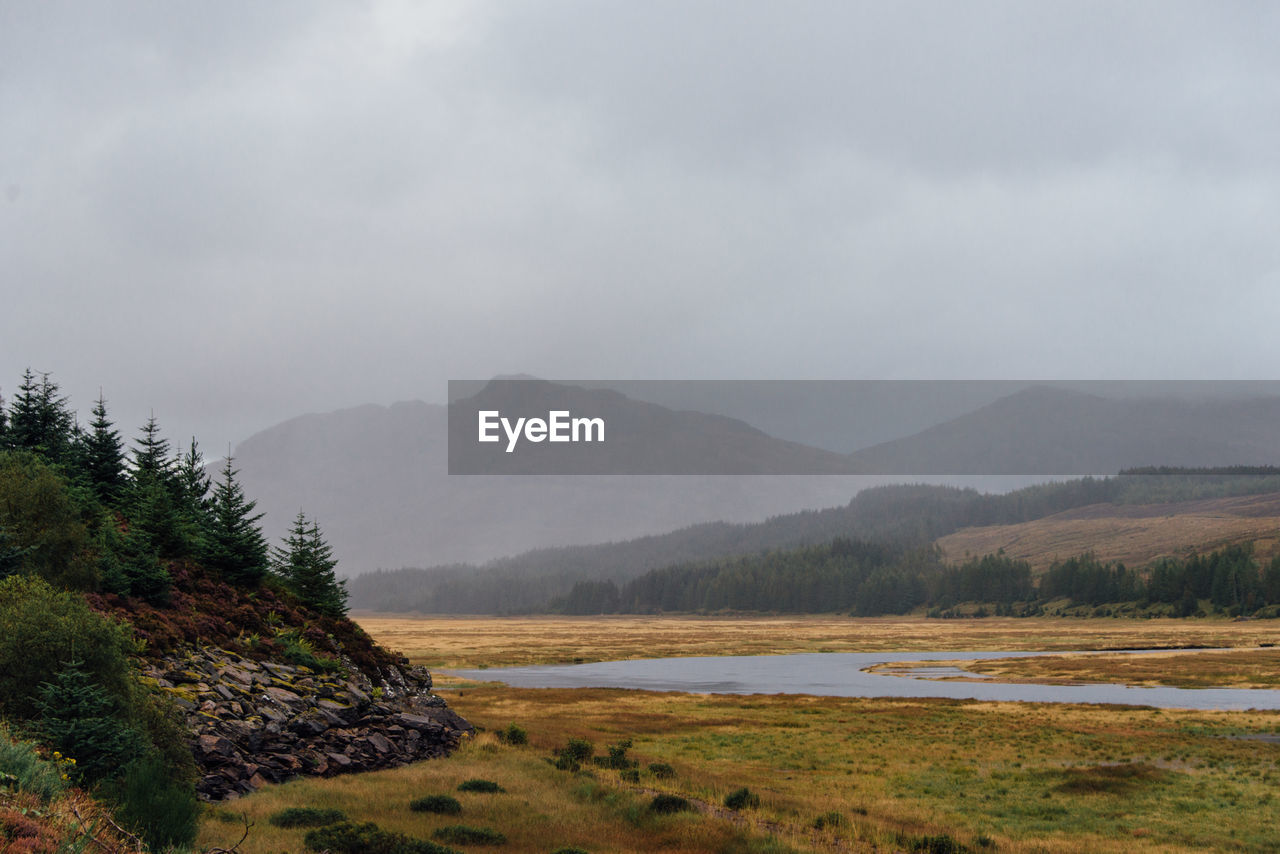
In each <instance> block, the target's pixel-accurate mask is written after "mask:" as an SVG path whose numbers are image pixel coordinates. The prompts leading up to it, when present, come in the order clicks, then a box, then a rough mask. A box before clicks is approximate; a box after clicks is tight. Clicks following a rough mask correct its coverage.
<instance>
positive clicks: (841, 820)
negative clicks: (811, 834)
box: [813, 812, 849, 830]
mask: <svg viewBox="0 0 1280 854" xmlns="http://www.w3.org/2000/svg"><path fill="white" fill-rule="evenodd" d="M848 823H849V819H847V818H845V817H844V813H838V812H826V813H823V814H822V815H820V816H818V817H817V818H815V819H814V820H813V826H814V827H816V828H817V829H818V830H822V829H823V828H825V827H844V826H845V825H847V824H848Z"/></svg>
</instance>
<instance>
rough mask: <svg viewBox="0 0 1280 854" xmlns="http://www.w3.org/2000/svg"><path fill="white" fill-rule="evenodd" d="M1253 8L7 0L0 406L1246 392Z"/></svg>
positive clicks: (201, 423) (271, 413) (243, 416)
mask: <svg viewBox="0 0 1280 854" xmlns="http://www.w3.org/2000/svg"><path fill="white" fill-rule="evenodd" d="M1277 15H1280V12H1277V11H1276V10H1274V9H1273V8H1272V7H1270V6H1268V5H1266V4H1254V3H1238V4H1206V3H1168V2H1159V3H1154V2H1152V3H1127V4H1115V3H1083V4H1081V3H1034V4H1027V3H1013V2H1005V3H968V4H941V3H911V2H908V3H892V4H884V3H833V4H819V3H809V4H790V5H787V6H786V7H783V6H780V5H778V4H776V3H674V2H672V3H644V4H636V3H621V2H619V3H596V2H551V3H533V4H512V3H502V2H494V3H480V2H477V3H461V2H460V3H441V4H415V3H396V2H371V3H367V4H363V5H356V4H338V3H334V4H326V3H291V4H289V3H271V4H251V3H245V4H216V5H207V6H197V7H193V6H184V5H174V4H164V3H154V4H152V3H128V4H117V5H114V6H113V7H111V8H109V9H108V8H107V7H98V6H93V5H89V6H85V5H83V4H62V5H60V4H27V5H19V4H11V5H7V6H5V7H3V9H2V10H0V16H3V17H0V109H2V110H3V113H4V115H5V117H6V121H5V123H4V126H3V130H0V188H3V189H4V193H3V195H0V234H4V235H6V237H7V238H8V239H7V241H6V244H5V245H4V246H3V248H2V249H0V252H2V253H3V257H2V261H3V270H4V280H5V287H4V303H5V312H4V315H3V317H2V318H0V364H3V365H6V366H8V367H7V369H6V371H5V373H4V375H0V392H3V393H10V392H11V390H12V385H13V384H15V383H16V381H17V378H18V376H19V375H20V373H21V370H22V368H23V367H25V366H26V365H27V364H31V365H32V366H33V367H36V368H38V369H42V370H52V371H54V373H55V376H56V377H58V378H60V379H62V380H63V382H64V386H65V387H66V388H67V390H68V391H70V392H71V393H72V394H73V396H74V398H75V401H76V403H77V404H78V405H79V406H80V408H81V410H82V411H86V410H87V409H88V406H89V401H90V400H91V398H92V397H93V396H95V395H96V392H97V387H98V385H99V384H102V385H104V386H105V387H106V388H105V391H106V393H107V396H108V398H110V399H111V400H112V401H113V406H115V407H118V409H117V411H118V413H119V420H120V421H121V422H122V425H123V426H126V427H128V428H130V429H131V428H132V426H133V425H135V424H138V423H141V420H142V419H144V418H145V417H146V414H147V411H148V410H149V409H150V408H151V407H155V408H156V409H157V416H158V417H159V418H160V420H161V423H162V425H165V426H166V427H168V428H169V429H171V430H172V432H173V433H174V434H175V436H176V437H182V436H185V435H189V434H190V433H193V432H194V433H197V434H198V435H200V436H201V437H202V438H205V439H206V441H207V442H208V444H209V445H211V446H213V447H212V449H213V450H219V451H220V450H221V449H222V448H223V447H225V445H226V443H227V442H230V441H235V440H238V439H240V438H243V437H244V436H246V435H248V434H249V433H251V432H253V431H254V430H256V429H259V428H261V427H263V426H266V425H268V424H270V423H272V422H274V421H278V420H280V419H283V418H286V417H288V416H291V415H294V414H297V413H299V412H303V411H315V410H329V409H334V408H338V407H341V406H350V405H356V404H360V403H364V402H371V401H372V402H379V403H386V402H390V401H393V400H397V399H403V398H418V397H420V398H426V399H431V400H439V399H441V398H442V396H443V394H444V381H445V379H447V378H448V377H450V376H454V377H460V376H468V377H477V376H487V375H490V374H494V373H504V372H506V373H509V372H520V371H523V372H530V373H536V374H539V375H542V376H548V377H555V376H576V377H583V376H592V375H594V376H601V377H608V376H613V377H636V378H642V377H673V378H694V377H750V378H770V377H773V378H781V377H793V378H806V377H849V378H855V377H887V378H901V377H913V376H914V377H944V376H950V377H1010V376H1020V377H1036V376H1042V377H1070V376H1105V377H1124V376H1221V377H1231V376H1259V375H1260V373H1261V372H1263V371H1265V366H1267V365H1272V364H1275V359H1276V356H1277V355H1280V353H1278V352H1277V349H1278V347H1277V345H1276V344H1275V343H1273V342H1274V340H1275V336H1274V335H1273V334H1271V329H1272V327H1273V326H1274V323H1275V320H1276V314H1277V311H1276V308H1277V306H1276V297H1275V296H1274V294H1275V293H1277V289H1276V284H1277V278H1276V277H1277V275H1278V272H1277V271H1280V257H1278V256H1280V248H1278V247H1277V245H1276V242H1275V240H1274V235H1273V231H1274V228H1273V226H1272V223H1274V222H1275V221H1276V220H1277V218H1278V215H1280V210H1278V207H1280V202H1278V201H1277V200H1278V199H1280V177H1278V175H1277V169H1276V157H1277V155H1276V154H1275V152H1276V151H1280V139H1278V138H1277V136H1278V132H1280V119H1277V116H1280V109H1277V107H1280V104H1277V103H1276V101H1277V98H1278V97H1280V96H1278V95H1277V93H1280V86H1278V85H1276V84H1277V80H1276V77H1277V73H1278V70H1280V61H1277V60H1276V59H1275V57H1274V55H1273V54H1274V51H1273V50H1272V46H1271V45H1270V38H1269V36H1270V34H1272V33H1274V32H1275V31H1276V26H1275V25H1276V23H1277V21H1276V18H1277ZM1189 342H1190V343H1189Z"/></svg>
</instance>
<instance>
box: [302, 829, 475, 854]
mask: <svg viewBox="0 0 1280 854" xmlns="http://www.w3.org/2000/svg"><path fill="white" fill-rule="evenodd" d="M302 844H303V845H305V846H307V847H308V848H310V849H311V850H312V851H328V852H330V854H458V852H456V851H455V850H454V849H452V848H446V847H444V846H443V845H436V844H435V843H434V842H428V841H426V840H425V839H414V838H412V837H409V836H405V835H404V834H403V833H392V832H391V831H387V830H383V829H382V828H380V827H378V825H376V824H374V823H373V822H371V821H369V822H365V823H363V824H356V823H354V822H350V821H344V822H339V823H338V824H330V825H328V826H326V827H320V828H316V829H315V830H311V831H308V832H307V835H306V836H304V837H303V839H302Z"/></svg>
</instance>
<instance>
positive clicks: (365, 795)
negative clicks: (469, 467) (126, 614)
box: [200, 617, 1280, 854]
mask: <svg viewBox="0 0 1280 854" xmlns="http://www.w3.org/2000/svg"><path fill="white" fill-rule="evenodd" d="M361 622H362V624H363V625H364V626H365V628H366V629H367V630H369V631H370V632H371V633H372V634H373V635H374V636H375V637H377V638H378V639H379V640H381V641H383V642H387V643H389V644H390V645H392V646H394V647H399V648H401V649H403V650H406V651H407V652H409V654H410V656H411V658H413V659H414V660H415V661H416V662H418V663H447V664H448V665H449V666H454V667H461V666H475V665H481V664H490V665H496V664H501V663H542V662H556V661H572V660H574V659H576V658H582V659H587V660H596V659H602V658H625V657H638V656H655V655H679V654H716V653H726V652H732V653H760V652H800V651H806V652H808V651H828V650H829V651H839V650H876V649H888V648H897V649H929V648H933V649H1018V648H1023V649H1078V648H1099V647H1113V648H1124V647H1137V646H1173V645H1184V644H1188V643H1201V644H1206V645H1213V646H1251V647H1256V646H1257V645H1258V644H1259V643H1271V642H1275V640H1276V635H1277V634H1278V633H1280V626H1278V625H1277V624H1276V623H1275V621H1271V622H1265V621H1253V622H1241V623H1233V622H1228V621H1224V620H1193V621H1173V620H1142V621H1127V620H1118V619H1105V620H1067V619H1032V620H1013V619H986V620H957V621H936V620H923V619H875V620H851V619H835V618H805V619H784V618H779V619H768V618H760V619H752V620H728V619H725V620H718V619H683V618H679V619H672V618H662V619H657V618H607V619H581V620H578V619H541V618H537V619H470V620H469V619H427V620H409V619H407V618H400V619H395V618H385V617H379V618H374V619H362V620H361ZM1227 661H1228V660H1227V659H1225V658H1224V659H1219V660H1218V663H1217V664H1215V665H1214V667H1216V668H1217V671H1221V672H1225V671H1227V670H1230V669H1231V668H1232V667H1234V665H1230V664H1228V663H1227ZM1212 671H1213V668H1211V667H1210V666H1209V665H1207V664H1206V665H1204V672H1206V673H1208V672H1212ZM436 675H437V685H438V690H439V692H440V693H441V694H442V696H444V697H445V698H446V699H447V700H448V702H449V705H450V706H451V707H452V708H454V709H455V710H457V711H458V712H459V713H460V714H462V715H463V716H464V717H466V718H467V719H468V720H470V721H472V722H473V723H474V724H476V725H477V726H478V727H480V728H481V729H482V733H481V735H480V736H479V737H478V738H477V739H476V740H475V742H474V743H470V744H468V745H467V746H465V747H464V748H463V749H462V750H460V751H459V752H458V753H457V754H455V755H454V756H453V757H450V758H448V759H444V760H436V761H431V762H426V763H420V764H417V765H413V766H409V767H406V768H401V769H395V770H391V771H385V772H378V773H375V774H365V775H359V776H352V777H338V778H333V779H328V780H303V781H296V782H293V783H289V784H286V785H283V786H273V787H268V788H266V789H264V790H263V791H261V792H259V793H256V794H254V795H252V796H250V797H248V798H245V799H243V800H241V801H239V802H235V803H233V804H228V805H224V806H220V807H217V808H215V809H214V810H213V811H212V813H211V815H210V817H209V819H208V820H207V821H205V822H204V824H203V825H202V828H201V836H200V844H201V845H226V844H229V843H231V842H234V841H235V840H236V839H238V838H239V834H240V828H239V825H237V824H235V823H234V822H235V819H234V816H235V814H236V813H237V811H240V810H243V811H244V812H245V813H246V814H247V815H249V817H250V818H251V819H252V820H253V821H255V823H256V824H255V827H254V829H253V832H252V834H251V836H250V840H249V842H248V843H246V845H245V846H244V850H245V851H246V854H260V853H261V852H271V851H297V850H301V838H302V831H296V830H290V831H283V830H279V829H275V828H271V827H270V826H269V825H267V823H266V819H267V817H268V816H269V815H271V814H272V813H273V812H275V811H278V810H280V809H283V808H284V807H286V806H303V805H305V806H319V807H336V808H338V809H342V810H344V811H346V812H347V813H348V814H349V815H350V816H351V817H352V818H355V819H358V820H361V821H375V822H377V823H378V824H380V825H382V826H383V827H386V828H387V829H391V830H399V831H401V832H405V833H409V834H411V835H414V836H418V837H422V838H429V835H430V831H431V829H433V828H434V827H436V826H439V825H442V824H454V823H466V824H472V825H478V826H485V827H493V828H495V829H497V830H499V831H501V832H502V833H504V834H506V835H507V836H508V838H509V840H510V841H509V843H508V844H507V845H506V846H504V847H503V848H501V849H493V850H502V851H509V852H524V851H529V852H544V854H545V852H549V851H551V850H553V849H554V848H556V847H558V846H562V845H576V846H578V847H581V848H583V849H585V850H588V851H592V852H611V851H619V852H621V851H659V850H664V851H689V852H741V853H742V854H746V852H756V854H766V852H775V854H777V852H782V851H787V850H799V851H819V852H829V851H830V852H837V851H838V852H862V851H880V852H887V851H907V850H911V848H912V846H913V844H915V843H917V842H919V841H920V840H922V839H923V838H925V837H929V836H933V837H938V836H941V835H944V834H945V835H948V836H950V837H952V838H953V839H955V840H957V841H959V842H961V843H963V844H965V845H968V846H969V847H970V849H971V850H973V851H975V852H976V851H986V850H998V851H1001V852H1014V854H1029V852H1033V851H1034V852H1053V854H1058V852H1061V853H1062V854H1083V852H1102V854H1107V852H1116V853H1117V854H1118V852H1157V851H1159V852H1189V851H1215V850H1217V851H1257V852H1262V851H1275V850H1280V830H1278V828H1280V800H1277V798H1276V796H1275V790H1276V785H1277V783H1278V782H1280V766H1278V765H1277V761H1278V760H1280V745H1278V744H1275V743H1272V741H1271V739H1273V738H1275V737H1276V736H1277V735H1278V734H1280V713H1271V712H1197V711H1179V710H1152V709H1143V708H1132V707H1103V706H1083V705H1082V706H1065V705H1031V704H1020V703H979V702H960V701H944V700H908V699H858V698H834V697H809V696H785V695H767V696H766V695H754V696H723V695H692V694H679V693H659V692H643V691H626V690H617V689H581V690H560V689H543V690H539V689H518V688H510V687H507V686H503V685H500V684H495V683H479V682H467V681H464V680H461V679H458V678H456V677H449V676H447V675H444V674H439V673H438V674H436ZM510 723H517V724H520V725H521V726H522V727H524V728H525V729H526V730H527V731H528V733H529V744H528V745H527V746H525V747H510V746H505V745H500V744H498V743H497V742H496V740H495V739H494V738H493V737H492V735H490V733H492V732H494V731H497V730H500V729H502V728H504V727H506V726H507V725H508V724H510ZM570 738H587V739H589V740H591V741H592V742H593V743H594V744H595V745H596V748H597V752H599V753H603V752H604V748H605V746H606V745H607V744H611V743H612V744H616V743H618V742H619V741H621V740H622V739H627V738H629V739H632V741H633V747H632V748H631V752H630V755H631V756H632V757H634V758H636V759H638V760H639V761H640V762H641V769H642V770H641V778H640V782H639V783H638V784H637V783H630V782H626V781H624V780H622V779H621V778H620V776H619V774H618V772H616V771H612V770H607V769H603V768H592V769H591V770H590V775H589V776H588V775H581V774H580V775H574V774H571V773H569V772H565V771H557V770H555V769H554V768H553V767H552V766H551V765H550V764H549V763H548V762H547V761H546V758H547V757H549V756H550V755H551V753H552V751H553V750H554V749H555V748H557V747H560V746H563V745H564V744H565V743H566V742H567V741H568V740H569V739H570ZM653 762H666V763H668V764H670V765H671V766H673V767H674V768H675V770H676V776H675V777H674V778H672V779H669V780H667V779H659V778H657V777H654V776H653V775H651V774H650V773H649V772H648V771H646V770H644V769H645V768H647V766H648V764H650V763H653ZM1117 766H1123V767H1119V768H1117ZM471 777H482V778H486V779H491V780H495V781H497V782H499V783H501V784H502V785H503V786H504V787H505V788H506V789H507V790H508V791H507V793H506V794H503V795H466V794H463V793H454V794H455V795H456V796H457V797H459V799H460V800H463V802H464V810H465V811H464V814H463V815H462V816H450V817H445V816H438V817H431V816H424V815H422V814H418V813H411V812H409V811H408V809H407V804H408V802H409V800H411V799H413V798H416V797H420V796H422V795H426V794H432V793H451V792H452V791H453V789H454V788H455V787H456V785H457V783H458V782H459V781H461V780H463V779H467V778H471ZM740 786H748V787H750V788H751V790H752V791H754V792H756V793H757V794H759V795H760V797H761V805H760V807H759V808H758V809H756V810H750V811H747V812H746V813H744V814H743V815H738V814H733V813H729V812H728V811H726V810H723V809H722V808H720V807H719V806H718V805H719V804H721V802H722V800H723V798H724V796H725V795H726V794H728V793H729V792H731V791H733V790H734V789H737V788H738V787H740ZM660 791H662V792H671V793H675V794H680V795H682V796H685V797H688V798H692V799H695V800H696V801H698V802H699V803H701V804H702V805H703V812H702V813H699V814H693V815H684V816H676V817H672V818H662V819H658V818H655V817H653V816H650V815H648V814H647V813H646V812H645V810H644V809H643V807H644V805H645V804H646V803H647V801H648V799H649V797H651V796H652V794H653V793H655V792H660ZM832 813H835V814H838V815H839V816H840V817H841V818H842V821H843V824H842V825H840V826H837V827H832V826H830V825H829V824H828V826H826V827H824V828H821V829H819V828H816V827H815V826H814V825H815V820H816V819H817V818H818V817H820V816H825V815H828V814H832ZM219 816H224V817H226V818H229V819H231V820H230V821H223V820H221V819H219ZM770 838H773V839H774V840H776V841H775V842H771V841H769V840H770ZM990 846H994V848H992V847H990Z"/></svg>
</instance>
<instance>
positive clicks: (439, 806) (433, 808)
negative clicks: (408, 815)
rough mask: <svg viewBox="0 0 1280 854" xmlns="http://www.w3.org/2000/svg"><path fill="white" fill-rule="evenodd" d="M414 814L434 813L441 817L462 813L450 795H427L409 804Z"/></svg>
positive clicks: (456, 800) (460, 805) (460, 807)
mask: <svg viewBox="0 0 1280 854" xmlns="http://www.w3.org/2000/svg"><path fill="white" fill-rule="evenodd" d="M409 809H411V810H413V811H414V812H434V813H440V814H441V815H457V814H458V813H460V812H462V804H460V803H458V799H457V798H455V797H452V796H450V795H427V796H426V797H425V798H418V799H417V800H416V801H412V802H411V803H410V804H409Z"/></svg>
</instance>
